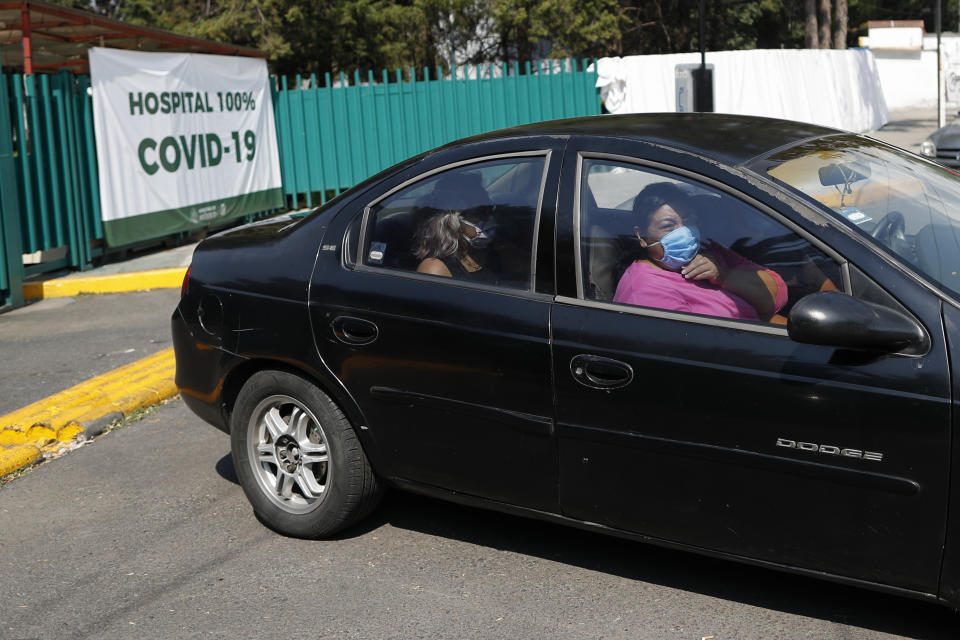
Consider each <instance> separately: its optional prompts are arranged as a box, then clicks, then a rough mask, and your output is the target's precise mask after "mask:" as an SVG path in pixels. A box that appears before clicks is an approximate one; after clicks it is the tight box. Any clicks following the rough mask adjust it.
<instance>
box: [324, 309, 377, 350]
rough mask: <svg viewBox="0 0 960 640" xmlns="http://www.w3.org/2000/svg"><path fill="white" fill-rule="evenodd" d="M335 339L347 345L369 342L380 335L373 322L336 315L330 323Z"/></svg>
mask: <svg viewBox="0 0 960 640" xmlns="http://www.w3.org/2000/svg"><path fill="white" fill-rule="evenodd" d="M330 327H331V328H332V329H333V335H334V336H336V338H337V340H339V341H340V342H343V343H345V344H349V345H355V346H357V345H364V344H370V343H372V342H373V341H374V340H376V339H377V337H378V336H379V335H380V329H379V328H378V327H377V325H375V324H374V323H372V322H370V321H369V320H364V319H363V318H353V317H350V316H337V317H336V318H334V319H333V322H331V323H330Z"/></svg>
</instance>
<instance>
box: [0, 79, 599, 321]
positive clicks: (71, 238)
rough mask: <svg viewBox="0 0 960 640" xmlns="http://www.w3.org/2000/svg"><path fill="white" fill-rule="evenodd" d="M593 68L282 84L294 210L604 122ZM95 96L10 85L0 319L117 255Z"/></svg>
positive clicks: (285, 162) (34, 82) (61, 84)
mask: <svg viewBox="0 0 960 640" xmlns="http://www.w3.org/2000/svg"><path fill="white" fill-rule="evenodd" d="M587 65H588V62H587V61H585V60H580V61H578V60H567V61H550V62H542V63H540V64H538V65H533V66H531V65H530V64H529V63H527V64H526V65H525V66H524V67H523V69H522V70H521V68H520V67H519V65H516V64H514V65H512V66H510V67H508V66H507V65H500V66H499V67H485V68H484V69H476V68H471V69H468V70H467V74H468V75H469V76H473V77H472V78H471V77H468V78H457V79H451V78H443V77H442V76H441V75H440V73H439V71H437V72H435V73H433V75H431V71H430V70H429V69H423V71H422V73H420V74H419V78H418V77H417V74H416V73H414V71H413V70H408V72H407V73H406V74H403V73H401V72H400V71H396V72H395V73H393V74H389V73H387V72H386V71H384V72H383V73H382V74H381V75H380V77H379V78H375V77H374V74H373V73H372V72H371V73H369V74H368V75H367V77H366V79H365V81H364V82H361V78H360V76H359V74H358V73H354V74H353V77H352V79H350V80H348V78H347V76H346V75H344V74H341V75H340V76H339V78H338V82H337V83H336V85H337V86H334V83H333V82H332V78H331V77H330V74H326V76H325V78H324V86H323V87H319V86H318V84H317V79H316V77H315V76H311V77H310V78H309V79H307V80H306V82H304V81H303V79H301V78H300V77H299V76H298V77H297V78H296V81H295V86H291V87H288V85H287V79H286V78H282V79H280V80H279V81H278V83H277V86H275V91H274V114H275V116H276V122H277V133H278V142H279V146H280V169H281V173H282V176H283V188H284V194H285V195H286V197H287V200H288V204H289V206H290V207H297V206H299V205H300V204H306V205H307V206H312V205H314V204H320V203H322V202H325V201H326V199H327V198H328V197H330V196H332V195H335V194H339V193H340V192H341V191H343V190H345V189H348V188H350V187H351V186H353V185H355V184H357V183H358V182H360V181H362V180H363V179H364V178H367V177H369V176H371V175H373V174H374V173H376V172H377V171H380V170H381V169H384V168H386V167H388V166H390V165H392V164H394V163H396V162H399V161H401V160H403V159H404V158H407V157H410V156H412V155H415V154H417V153H420V152H422V151H426V150H428V149H431V148H433V147H436V146H439V145H441V144H444V143H446V142H450V141H452V140H455V139H457V138H461V137H464V136H469V135H473V134H476V133H482V132H484V131H491V130H494V129H499V128H503V127H509V126H514V125H519V124H525V123H528V122H536V121H540V120H551V119H555V118H565V117H573V116H581V115H592V114H598V113H600V100H599V98H598V96H597V92H596V89H595V88H594V86H595V83H596V74H595V73H593V72H588V71H586V69H587ZM404 75H405V77H404ZM481 75H486V76H487V77H480V76H481ZM490 76H498V77H490ZM378 81H379V82H378ZM89 86H90V78H89V76H74V75H71V74H69V73H60V74H58V75H33V76H21V75H0V308H3V307H5V306H18V305H19V304H21V303H22V301H23V294H22V281H23V279H24V278H25V277H29V276H31V275H35V274H40V273H47V272H50V271H53V270H56V269H61V268H72V269H80V270H83V269H87V268H89V267H91V266H92V264H93V261H94V259H96V258H98V257H100V256H102V255H103V253H104V251H105V250H106V249H105V245H104V243H103V228H102V223H101V221H100V194H99V189H98V182H97V161H96V146H95V142H94V132H93V101H92V99H91V96H90V95H89V93H88V88H89ZM253 217H256V216H251V217H250V219H252V218H253Z"/></svg>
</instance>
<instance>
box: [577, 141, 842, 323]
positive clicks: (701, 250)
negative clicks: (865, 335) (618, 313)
mask: <svg viewBox="0 0 960 640" xmlns="http://www.w3.org/2000/svg"><path fill="white" fill-rule="evenodd" d="M580 175H581V180H580V187H579V188H580V195H579V232H580V244H579V252H580V254H579V262H580V277H581V291H582V292H583V296H584V297H585V298H587V299H593V300H601V301H606V302H615V303H623V304H629V305H634V306H644V307H652V308H658V309H666V310H671V311H681V312H688V313H697V314H700V315H708V316H716V317H725V318H733V319H740V320H748V321H761V322H773V323H777V324H784V323H785V322H786V315H787V314H788V313H789V311H790V308H791V307H792V306H793V304H794V303H795V302H796V301H797V300H799V299H800V298H802V297H803V296H805V295H807V294H808V293H812V292H815V291H820V290H828V289H842V288H843V287H842V280H841V273H840V268H839V266H838V265H837V263H836V262H835V261H834V260H833V259H831V258H830V257H828V256H827V255H825V254H824V253H823V252H822V251H820V250H819V249H818V248H816V247H815V246H813V245H812V244H811V243H810V242H809V241H808V240H806V239H804V238H802V237H801V236H799V235H798V234H796V233H795V232H793V231H792V230H790V229H789V228H787V227H786V226H784V225H783V224H782V223H780V222H778V221H777V220H774V219H773V218H772V217H770V216H768V215H766V214H765V213H763V212H761V211H759V210H758V209H756V208H754V207H752V206H750V205H748V204H746V203H745V202H743V201H742V200H739V199H737V198H735V197H733V196H731V195H729V194H727V193H724V192H721V191H719V190H716V189H713V188H711V187H708V186H705V185H703V184H700V183H697V182H694V181H691V180H686V179H682V178H678V177H677V176H675V175H672V174H667V173H663V172H659V171H655V170H652V169H648V168H643V167H639V166H635V165H630V164H627V163H620V162H614V161H610V160H600V159H589V158H585V159H584V160H583V164H582V167H581V172H580ZM683 227H685V228H683Z"/></svg>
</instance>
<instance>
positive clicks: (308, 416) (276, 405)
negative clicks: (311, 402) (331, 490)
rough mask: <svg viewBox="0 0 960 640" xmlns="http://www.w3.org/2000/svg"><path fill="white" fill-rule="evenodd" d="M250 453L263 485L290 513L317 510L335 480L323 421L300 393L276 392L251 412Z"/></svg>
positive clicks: (274, 501)
mask: <svg viewBox="0 0 960 640" xmlns="http://www.w3.org/2000/svg"><path fill="white" fill-rule="evenodd" d="M247 429H248V436H249V437H248V438H247V443H248V445H247V446H248V451H247V454H248V457H249V460H250V466H251V468H252V470H253V474H254V477H255V478H256V480H257V485H258V486H259V487H260V490H261V491H262V492H263V493H264V495H266V496H267V497H268V498H269V499H270V501H271V502H273V503H274V504H276V505H277V506H279V507H280V508H281V509H283V510H285V511H288V512H290V513H296V514H302V513H307V512H309V511H313V510H314V509H316V508H317V507H318V506H320V504H321V503H322V502H323V500H324V498H325V497H326V495H327V487H328V486H329V485H330V479H331V471H332V469H331V467H330V461H329V445H328V442H327V436H326V433H324V430H323V425H322V424H321V423H320V421H319V420H318V419H317V417H316V416H315V415H314V414H313V412H312V411H310V409H308V408H307V407H306V406H304V405H303V403H301V402H300V401H298V400H297V399H296V398H292V397H290V396H286V395H272V396H269V397H267V398H264V399H263V400H261V401H260V402H259V403H258V404H257V406H256V408H255V409H254V410H253V413H252V415H251V417H250V421H249V423H248V424H247Z"/></svg>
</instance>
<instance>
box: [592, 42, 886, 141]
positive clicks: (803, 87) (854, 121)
mask: <svg viewBox="0 0 960 640" xmlns="http://www.w3.org/2000/svg"><path fill="white" fill-rule="evenodd" d="M699 62H700V54H698V53H677V54H668V55H651V56H628V57H625V58H601V59H600V60H598V61H597V72H598V79H597V87H599V88H600V95H601V97H602V98H603V100H604V103H605V105H606V108H607V110H608V111H610V112H611V113H646V112H664V111H676V110H677V107H676V105H677V100H676V78H675V68H676V66H677V65H679V64H691V63H699ZM706 62H707V64H711V65H713V68H714V72H713V91H714V110H715V111H717V112H718V113H736V114H742V115H754V116H766V117H770V118H784V119H787V120H799V121H801V122H810V123H813V124H819V125H823V126H828V127H835V128H837V129H846V130H848V131H857V132H862V131H872V130H876V129H879V128H880V127H882V126H883V125H884V124H886V123H887V122H889V120H890V112H889V111H888V109H887V103H886V101H885V100H884V97H883V91H882V90H881V88H880V80H879V78H878V76H877V65H876V62H875V61H874V58H873V54H872V53H870V51H867V50H864V49H847V50H833V49H754V50H746V51H714V52H708V53H707V55H706Z"/></svg>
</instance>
